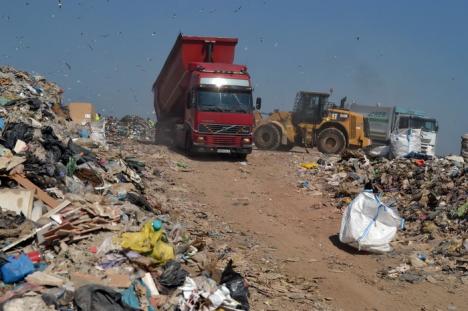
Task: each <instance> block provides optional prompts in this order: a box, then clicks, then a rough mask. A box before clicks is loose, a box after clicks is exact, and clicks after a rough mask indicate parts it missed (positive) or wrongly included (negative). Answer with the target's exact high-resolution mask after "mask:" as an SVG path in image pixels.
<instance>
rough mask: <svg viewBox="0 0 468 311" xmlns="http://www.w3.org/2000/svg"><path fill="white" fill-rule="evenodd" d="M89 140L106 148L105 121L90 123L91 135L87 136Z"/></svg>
mask: <svg viewBox="0 0 468 311" xmlns="http://www.w3.org/2000/svg"><path fill="white" fill-rule="evenodd" d="M89 138H90V139H91V140H92V141H94V142H95V143H97V144H100V145H102V146H107V142H106V121H105V120H101V121H99V122H92V123H91V134H90V135H89Z"/></svg>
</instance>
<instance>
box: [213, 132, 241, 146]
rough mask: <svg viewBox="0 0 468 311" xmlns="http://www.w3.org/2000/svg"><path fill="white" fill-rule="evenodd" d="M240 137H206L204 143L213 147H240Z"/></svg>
mask: <svg viewBox="0 0 468 311" xmlns="http://www.w3.org/2000/svg"><path fill="white" fill-rule="evenodd" d="M240 142H241V137H240V136H221V135H220V136H217V135H216V136H207V137H206V143H207V145H215V146H233V147H234V146H240Z"/></svg>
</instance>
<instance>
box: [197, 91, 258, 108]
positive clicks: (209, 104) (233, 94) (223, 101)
mask: <svg viewBox="0 0 468 311" xmlns="http://www.w3.org/2000/svg"><path fill="white" fill-rule="evenodd" d="M197 106H198V110H200V111H218V112H237V113H251V112H252V108H253V106H252V94H251V93H250V92H239V91H222V92H220V91H214V90H213V91H211V90H200V91H199V92H198V101H197Z"/></svg>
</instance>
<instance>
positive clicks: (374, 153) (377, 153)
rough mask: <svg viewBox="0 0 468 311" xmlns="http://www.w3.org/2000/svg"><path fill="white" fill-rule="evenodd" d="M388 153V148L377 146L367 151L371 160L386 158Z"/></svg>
mask: <svg viewBox="0 0 468 311" xmlns="http://www.w3.org/2000/svg"><path fill="white" fill-rule="evenodd" d="M389 153H390V147H389V146H377V147H374V148H372V149H370V150H369V156H371V157H373V158H386V157H388V154H389Z"/></svg>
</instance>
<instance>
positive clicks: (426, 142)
mask: <svg viewBox="0 0 468 311" xmlns="http://www.w3.org/2000/svg"><path fill="white" fill-rule="evenodd" d="M421 143H423V144H430V143H431V140H430V139H424V138H423V139H421Z"/></svg>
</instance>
